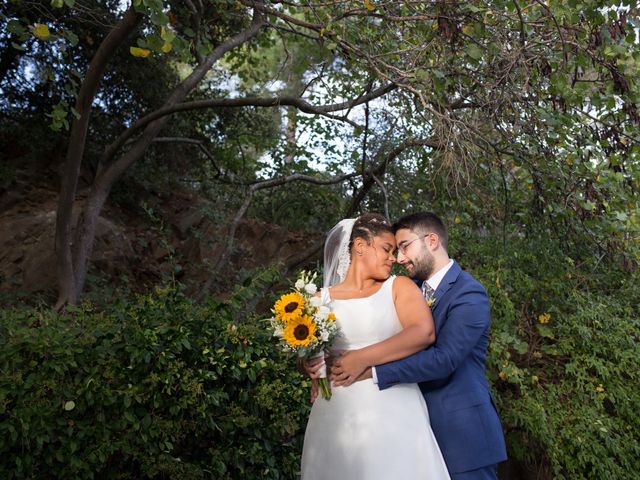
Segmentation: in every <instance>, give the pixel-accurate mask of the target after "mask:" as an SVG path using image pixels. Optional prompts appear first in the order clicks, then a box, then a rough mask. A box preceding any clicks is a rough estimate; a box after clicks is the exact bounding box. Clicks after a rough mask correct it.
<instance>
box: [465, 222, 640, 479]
mask: <svg viewBox="0 0 640 480" xmlns="http://www.w3.org/2000/svg"><path fill="white" fill-rule="evenodd" d="M454 230H455V229H454ZM456 234H457V233H456ZM456 241H458V242H459V241H462V239H456ZM465 243H466V244H467V247H466V250H465V252H464V254H463V257H462V262H463V264H464V263H465V260H464V258H465V257H466V258H467V259H468V260H467V261H466V263H467V264H471V265H474V267H473V272H474V274H476V275H477V276H478V278H479V279H481V281H482V282H483V284H484V285H485V286H486V287H487V290H488V292H489V296H490V298H491V300H492V321H493V324H492V341H491V345H490V351H489V356H488V370H489V375H490V379H491V381H492V383H493V385H494V388H495V390H496V393H497V401H498V407H499V410H500V413H501V417H502V421H503V426H504V428H505V431H506V433H507V439H508V448H509V452H510V456H511V458H513V459H517V460H520V461H523V462H526V463H529V464H538V467H537V470H538V471H539V472H546V474H544V475H543V476H544V477H545V478H558V479H589V478H611V479H613V478H615V479H632V478H635V477H636V476H637V472H638V469H639V468H640V460H639V459H640V436H639V432H640V421H639V420H638V416H637V405H638V404H639V403H640V392H639V391H638V389H637V385H638V382H639V381H640V378H639V374H638V372H639V371H640V346H639V345H640V343H639V341H640V321H639V320H638V318H639V317H640V310H639V308H638V306H639V305H640V294H639V293H638V290H637V288H635V285H637V283H638V280H640V276H639V272H638V271H637V270H636V271H635V272H625V271H621V270H620V269H619V268H618V267H617V266H615V265H611V264H609V265H602V264H600V265H596V266H595V267H597V268H596V269H592V271H591V272H590V273H589V274H588V275H587V274H585V269H584V267H583V266H576V264H575V262H574V261H573V260H572V259H571V258H569V257H566V256H563V254H562V253H561V251H560V249H559V248H558V242H555V241H553V240H549V238H545V237H542V236H534V237H531V238H529V239H527V240H526V241H523V240H510V241H509V242H508V243H507V245H506V247H505V246H504V245H499V246H498V247H496V245H495V242H490V241H484V240H482V239H481V240H480V241H478V240H475V241H472V240H471V239H469V238H468V237H467V239H466V242H465ZM505 248H506V249H505Z"/></svg>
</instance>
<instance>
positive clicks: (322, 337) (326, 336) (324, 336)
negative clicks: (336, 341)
mask: <svg viewBox="0 0 640 480" xmlns="http://www.w3.org/2000/svg"><path fill="white" fill-rule="evenodd" d="M320 340H322V341H323V342H328V341H329V332H322V333H321V334H320Z"/></svg>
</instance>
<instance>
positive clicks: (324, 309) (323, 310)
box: [316, 305, 331, 320]
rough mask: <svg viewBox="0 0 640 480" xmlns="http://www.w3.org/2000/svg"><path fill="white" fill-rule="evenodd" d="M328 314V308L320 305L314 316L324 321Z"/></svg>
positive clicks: (329, 311)
mask: <svg viewBox="0 0 640 480" xmlns="http://www.w3.org/2000/svg"><path fill="white" fill-rule="evenodd" d="M330 313H331V310H329V307H325V306H324V305H322V306H321V307H320V308H318V312H317V313H316V316H317V317H318V318H321V319H322V320H326V319H327V317H328V316H329V314H330Z"/></svg>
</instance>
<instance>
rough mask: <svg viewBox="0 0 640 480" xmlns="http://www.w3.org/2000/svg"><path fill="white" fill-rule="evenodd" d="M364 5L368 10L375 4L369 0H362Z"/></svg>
mask: <svg viewBox="0 0 640 480" xmlns="http://www.w3.org/2000/svg"><path fill="white" fill-rule="evenodd" d="M364 7H365V8H366V9H367V10H369V11H370V12H372V11H374V10H375V9H376V6H375V5H374V4H373V3H372V2H371V0H364Z"/></svg>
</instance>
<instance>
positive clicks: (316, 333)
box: [270, 271, 340, 400]
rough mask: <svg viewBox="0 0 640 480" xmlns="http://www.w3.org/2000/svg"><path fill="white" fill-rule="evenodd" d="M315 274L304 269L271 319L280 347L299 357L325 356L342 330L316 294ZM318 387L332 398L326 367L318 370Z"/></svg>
mask: <svg viewBox="0 0 640 480" xmlns="http://www.w3.org/2000/svg"><path fill="white" fill-rule="evenodd" d="M316 277H317V274H316V273H310V272H305V271H303V272H301V273H300V276H299V277H298V280H297V281H296V283H295V285H294V289H293V291H291V292H289V293H285V294H283V295H282V296H281V297H280V298H279V299H278V300H277V301H276V303H275V304H274V306H273V309H272V312H273V317H272V318H270V322H271V326H272V328H273V335H274V336H275V337H277V338H279V339H280V345H281V347H282V348H283V349H284V350H285V351H289V352H294V353H295V354H296V355H297V356H298V357H299V358H305V359H310V358H316V357H324V351H325V350H327V349H328V348H329V347H330V346H331V344H332V342H333V340H334V339H335V338H336V336H337V335H338V334H339V332H340V330H339V328H338V325H337V324H336V321H335V320H336V317H335V315H334V314H333V312H331V310H330V309H329V307H328V306H327V305H324V304H323V301H322V298H321V296H320V295H317V293H318V288H317V287H316V284H315V283H314V282H315V280H316ZM318 386H319V388H320V392H321V393H322V396H323V398H325V399H327V400H328V399H329V398H331V387H330V385H329V380H328V378H327V373H326V367H324V366H323V367H322V368H321V371H320V372H319V378H318Z"/></svg>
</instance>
